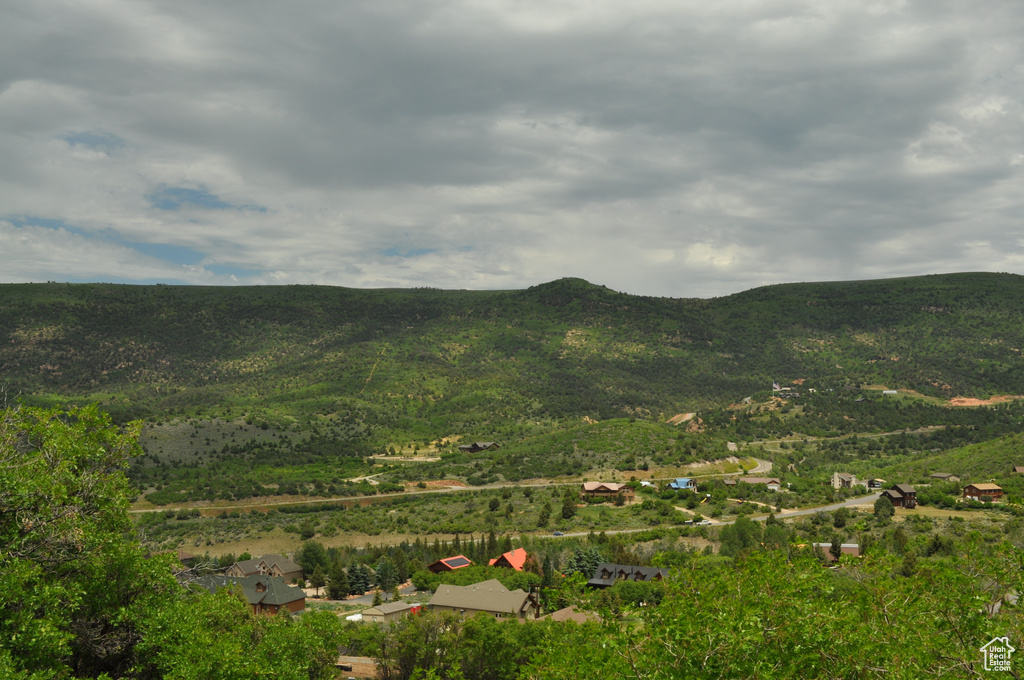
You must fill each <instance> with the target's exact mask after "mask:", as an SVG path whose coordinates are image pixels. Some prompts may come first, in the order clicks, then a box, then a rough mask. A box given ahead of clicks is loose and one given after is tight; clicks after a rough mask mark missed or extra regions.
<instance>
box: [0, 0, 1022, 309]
mask: <svg viewBox="0 0 1024 680" xmlns="http://www.w3.org/2000/svg"><path fill="white" fill-rule="evenodd" d="M955 271H1007V272H1014V273H1024V3H1022V2H1020V0H1006V1H1000V0H973V1H971V2H967V1H966V0H965V1H963V2H954V1H946V0H922V1H920V2H914V1H910V2H899V1H893V2H886V1H883V2H870V1H865V0H856V1H849V2H847V1H844V0H825V1H823V2H800V1H790V0H764V1H761V2H758V1H756V0H747V1H734V0H715V1H714V2H707V1H706V0H701V1H700V2H689V1H680V0H671V1H665V2H661V1H650V0H631V1H630V2H623V1H622V0H615V1H614V2H604V1H603V0H579V1H578V2H577V1H568V2H566V1H560V0H543V1H536V2H535V1H534V0H476V1H460V0H409V1H403V0H369V1H367V2H359V1H358V0H353V1H346V0H341V1H339V0H332V1H329V2H328V1H324V2H318V1H315V0H308V1H307V0H291V1H289V2H276V3H275V2H253V1H251V0H250V1H247V2H234V1H233V0H217V2H208V1H203V2H198V1H193V0H167V1H147V0H73V1H70V2H60V1H59V0H43V1H40V2H15V1H13V0H7V1H6V2H0V281H7V282H21V281H47V280H56V281H114V282H129V283H133V282H137V283H152V282H157V281H160V282H166V283H195V284H268V283H279V284H290V283H317V284H330V285H341V286H352V287H359V288H378V287H396V286H397V287H414V286H433V287H439V288H476V289H483V288H489V289H494V288H525V287H527V286H531V285H535V284H538V283H542V282H545V281H550V280H553V279H557V278H561V277H564V276H578V277H582V278H585V279H587V280H589V281H591V282H594V283H598V284H603V285H606V286H608V287H610V288H613V289H615V290H620V291H624V292H628V293H636V294H644V295H657V296H670V297H709V296H715V295H724V294H728V293H733V292H738V291H741V290H745V289H748V288H752V287H755V286H758V285H763V284H768V283H778V282H789V281H820V280H841V279H868V278H881V277H890V276H905V275H916V274H930V273H944V272H955Z"/></svg>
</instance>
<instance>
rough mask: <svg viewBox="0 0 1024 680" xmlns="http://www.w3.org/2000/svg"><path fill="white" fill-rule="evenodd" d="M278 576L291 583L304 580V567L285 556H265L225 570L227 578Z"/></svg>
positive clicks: (239, 563) (236, 564) (235, 564)
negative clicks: (258, 575)
mask: <svg viewBox="0 0 1024 680" xmlns="http://www.w3.org/2000/svg"><path fill="white" fill-rule="evenodd" d="M257 574H260V575H267V576H277V577H279V578H283V579H284V580H285V581H286V582H288V583H291V582H292V581H294V580H295V579H299V580H300V581H301V580H303V578H304V576H303V573H302V567H300V566H299V565H297V564H296V563H295V562H292V561H291V560H290V559H288V558H287V557H285V556H284V555H264V556H263V557H257V558H254V559H251V560H244V561H242V562H235V563H234V564H232V565H231V566H230V567H228V568H227V569H225V570H224V575H225V576H234V577H235V578H243V577H245V576H254V575H257Z"/></svg>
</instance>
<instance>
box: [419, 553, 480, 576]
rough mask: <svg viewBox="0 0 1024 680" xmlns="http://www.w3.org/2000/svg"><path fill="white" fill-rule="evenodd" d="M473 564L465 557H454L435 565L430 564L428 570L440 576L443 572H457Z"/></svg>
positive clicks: (446, 558)
mask: <svg viewBox="0 0 1024 680" xmlns="http://www.w3.org/2000/svg"><path fill="white" fill-rule="evenodd" d="M471 564H473V563H472V562H471V561H470V559H469V558H468V557H466V556H465V555H456V556H454V557H445V558H444V559H441V560H438V561H437V562H434V563H433V564H428V565H427V570H429V571H431V572H433V573H435V574H440V573H441V572H442V571H455V570H456V569H462V568H463V567H468V566H469V565H471Z"/></svg>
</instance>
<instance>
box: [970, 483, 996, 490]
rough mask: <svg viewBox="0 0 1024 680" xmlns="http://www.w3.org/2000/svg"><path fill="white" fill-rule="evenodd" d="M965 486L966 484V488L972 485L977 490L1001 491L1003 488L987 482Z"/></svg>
mask: <svg viewBox="0 0 1024 680" xmlns="http://www.w3.org/2000/svg"><path fill="white" fill-rule="evenodd" d="M967 486H968V488H970V487H972V486H973V487H974V488H975V489H977V490H978V491H1002V490H1003V487H1001V486H999V485H998V484H988V483H984V484H968V485H967Z"/></svg>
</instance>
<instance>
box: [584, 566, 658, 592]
mask: <svg viewBox="0 0 1024 680" xmlns="http://www.w3.org/2000/svg"><path fill="white" fill-rule="evenodd" d="M666 576H668V570H667V569H659V568H658V567H637V566H634V565H631V564H612V563H610V562H605V563H602V564H599V565H597V569H595V570H594V577H593V578H591V579H590V580H589V581H587V585H588V586H604V587H607V586H613V585H615V582H616V581H620V580H622V581H655V580H658V579H663V578H665V577H666Z"/></svg>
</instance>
